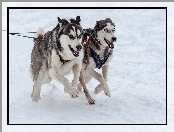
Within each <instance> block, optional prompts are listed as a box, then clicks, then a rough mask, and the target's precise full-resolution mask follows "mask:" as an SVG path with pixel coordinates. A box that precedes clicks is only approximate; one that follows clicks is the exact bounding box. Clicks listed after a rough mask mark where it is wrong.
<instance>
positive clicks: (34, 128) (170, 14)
mask: <svg viewBox="0 0 174 132" xmlns="http://www.w3.org/2000/svg"><path fill="white" fill-rule="evenodd" d="M76 5H77V3H71V4H69V6H76ZM2 6H3V8H2V11H3V12H2V17H3V18H2V19H3V24H2V29H6V24H7V21H6V16H7V14H6V7H7V6H12V7H13V6H22V7H23V6H54V7H55V6H65V5H64V4H63V3H54V4H53V3H45V4H44V3H42V4H41V3H30V4H29V3H18V4H17V3H8V4H6V3H3V5H2ZM78 6H121V7H122V6H128V7H129V6H137V7H139V6H163V7H166V6H167V7H168V10H167V11H168V16H167V17H168V125H167V126H165V125H164V126H118V125H117V126H6V122H7V121H6V120H7V119H6V117H7V114H6V112H7V104H6V102H7V101H6V99H7V97H6V96H7V93H6V92H7V91H6V87H7V84H6V80H5V79H6V73H7V69H6V67H7V65H6V64H7V63H6V61H7V56H6V54H7V53H6V51H7V47H6V45H5V44H6V43H7V42H6V41H7V40H6V33H3V34H2V35H3V36H2V38H3V44H2V47H3V50H2V54H3V56H2V60H3V81H2V82H3V87H2V88H3V89H2V92H3V93H2V99H3V100H2V101H3V102H2V106H3V109H2V115H3V119H2V120H3V124H2V125H3V131H20V130H21V131H53V132H54V131H58V130H60V131H75V130H78V131H94V132H95V131H116V130H117V131H118V130H119V131H166V130H167V131H169V132H170V131H171V132H172V131H173V130H174V129H173V127H172V121H173V120H172V116H174V114H173V105H174V103H173V102H172V95H173V90H172V89H171V86H172V82H171V81H172V71H173V64H174V63H172V61H173V60H172V59H173V58H172V55H173V51H172V50H173V46H172V38H171V37H172V36H173V25H172V24H173V20H174V19H173V8H172V6H173V3H142V2H141V3H107V4H106V3H104V4H102V3H96V4H94V3H93V4H92V5H90V4H89V3H80V4H78ZM12 15H14V14H13V13H12ZM18 15H19V16H20V14H18ZM18 15H17V13H16V17H18ZM108 15H109V14H108ZM124 15H126V14H124ZM124 15H123V16H122V17H127V16H124ZM52 16H54V15H52ZM55 16H56V17H57V14H55ZM120 16H121V15H120ZM134 17H136V16H134ZM12 18H15V17H14V16H13V17H12ZM155 18H156V16H155ZM157 18H158V17H157ZM159 18H160V17H159ZM141 19H143V18H141ZM152 19H153V15H152ZM50 20H52V21H53V19H52V18H51V17H50ZM119 20H121V19H119ZM135 20H136V19H135ZM154 20H155V19H154ZM14 21H15V20H14ZM28 22H29V25H30V26H31V25H32V26H31V29H32V28H33V29H35V28H37V27H38V25H37V24H39V23H37V24H36V25H33V24H31V23H32V22H33V21H32V22H31V23H30V19H29V20H28ZM36 22H38V20H36ZM45 23H46V22H44V24H45ZM116 23H119V22H116ZM12 24H13V23H12ZM20 24H21V23H18V24H17V25H20ZM47 24H48V23H47ZM123 24H124V23H123ZM125 24H126V22H125ZM50 25H54V23H50ZM50 25H49V26H50ZM93 25H94V23H93V24H91V25H89V26H93ZM44 26H45V27H44V28H45V29H46V30H50V28H51V26H50V28H48V27H49V26H48V25H44ZM117 26H118V27H117ZM121 26H122V25H120V28H119V24H118V25H116V28H118V31H117V32H121V33H120V34H121V35H124V31H122V30H121ZM12 27H14V28H11V30H10V31H12V32H13V31H16V30H18V31H20V32H25V31H28V30H29V29H27V28H28V27H22V24H21V28H20V27H19V26H16V27H15V26H12ZM84 27H85V28H87V27H88V25H86V24H85V23H84ZM122 27H124V26H122ZM47 28H48V29H47ZM140 28H141V29H142V27H140ZM33 29H32V30H33ZM51 29H52V28H51ZM119 29H120V30H119ZM124 30H125V31H126V29H124ZM143 30H145V31H146V29H143ZM156 30H159V29H158V28H156ZM118 34H119V33H118ZM135 35H138V34H135ZM141 35H142V34H141ZM118 36H119V35H118ZM118 36H117V37H118ZM121 37H122V38H125V39H126V37H128V38H130V37H131V36H126V35H125V36H120V38H121ZM132 37H134V35H133V34H132ZM136 37H138V36H136ZM10 39H11V40H15V39H16V37H15V36H13V37H10ZM130 39H136V38H130ZM25 40H26V39H24V38H22V39H20V38H17V39H16V40H15V42H19V44H22V42H20V41H25ZM134 41H135V40H134ZM156 41H157V43H158V44H159V43H160V40H156ZM10 42H11V41H10ZM119 42H120V41H119V40H118V47H117V46H116V47H117V48H118V49H119V50H118V51H120V54H117V53H115V54H116V55H119V56H121V55H122V54H124V55H125V56H124V55H123V57H125V58H124V59H126V60H127V59H128V58H126V54H125V53H124V52H125V51H127V52H129V50H132V51H135V52H136V50H138V51H139V49H137V47H136V45H135V44H134V46H135V47H136V48H135V49H129V48H131V47H128V49H122V46H121V43H120V44H119ZM126 42H129V41H125V43H126ZM164 42H165V41H164ZM26 43H27V44H30V42H29V41H26ZM12 44H16V43H12ZM122 45H123V46H124V48H125V46H126V45H124V44H122ZM145 45H146V44H145ZM159 45H160V44H159ZM146 46H147V45H146ZM15 47H17V46H14V47H11V51H14V52H15ZM164 47H165V46H164V45H163V46H159V48H161V51H163V50H164V49H163V48H164ZM29 48H31V46H29ZM138 48H140V49H141V48H142V47H138ZM16 49H17V48H16ZM26 51H28V50H26ZM121 51H122V52H123V53H122V52H121ZM23 52H25V51H23ZM10 53H11V54H12V56H13V52H10ZM26 54H27V53H26ZM161 54H162V53H161ZM14 55H15V53H14ZM14 58H15V57H12V60H13V62H15V60H14ZM28 58H30V57H26V58H23V59H24V60H25V59H27V60H28ZM118 59H119V61H118V62H119V63H121V64H122V65H123V64H124V63H126V64H129V62H124V61H123V60H124V59H123V60H122V59H121V58H119V57H118V58H116V57H115V58H114V60H115V61H117V60H118ZM151 59H155V58H151ZM17 61H18V60H17ZM22 61H23V60H22ZM28 61H29V60H28ZM149 61H151V60H149ZM130 62H131V61H130ZM137 62H138V60H136V61H135V63H137ZM119 63H118V64H116V65H117V66H118V68H121V66H120V67H119ZM26 64H27V63H26ZM26 64H24V65H23V66H26V67H27V65H26ZM15 65H16V67H17V69H18V70H17V71H16V72H13V73H16V74H17V75H18V74H19V76H20V72H22V70H23V69H22V67H21V69H20V67H18V66H17V64H15ZM113 65H115V64H113ZM130 66H131V65H130ZM10 68H13V67H12V66H11V67H10ZM27 68H28V67H27ZM124 68H126V67H123V69H124ZM129 68H130V69H131V67H129ZM158 68H160V69H161V70H164V69H162V68H163V67H158ZM123 69H122V70H123ZM14 70H16V69H15V68H14ZM116 71H117V70H116ZM118 73H119V70H118V71H117V74H118ZM160 73H161V75H163V74H162V73H163V71H161V72H160ZM24 74H25V75H27V76H28V75H29V74H28V71H27V72H25V73H24ZM110 75H111V77H112V76H114V75H112V74H110ZM119 75H120V76H118V77H120V78H121V80H120V84H122V83H121V82H124V80H123V75H122V74H120V73H119ZM126 75H127V74H126ZM147 76H148V75H147ZM12 77H13V76H12ZM130 77H132V76H130ZM13 79H14V78H12V81H11V82H13V83H14V84H15V85H12V83H10V85H11V86H13V87H14V88H13V90H11V91H12V92H13V93H14V94H16V95H17V93H18V92H17V89H19V90H21V89H20V88H22V87H19V88H16V86H18V85H16V84H17V83H16V81H17V80H18V79H16V80H15V81H14V80H13ZM114 80H116V79H114ZM20 81H21V80H20ZM147 81H149V80H147ZM21 82H23V84H22V85H24V83H25V82H26V80H25V81H21ZM95 82H96V81H93V83H95ZM152 83H153V81H152ZM19 84H21V83H20V82H19ZM30 84H31V82H28V84H25V85H30ZM96 84H97V83H96ZM96 84H95V85H94V84H91V85H89V86H92V87H95V86H96ZM130 84H132V83H131V82H130ZM153 84H154V83H153ZM55 85H59V84H55ZM115 85H116V87H120V86H118V84H116V83H115ZM132 85H133V84H132ZM125 86H127V85H126V84H125V85H124V86H123V87H125ZM141 86H143V85H142V84H141ZM149 86H150V85H149ZM158 86H160V87H161V88H163V87H162V86H163V83H162V82H160V83H159V85H158ZM47 87H48V86H47ZM61 87H62V88H60V89H59V90H60V93H61V95H63V96H62V98H65V100H63V101H64V103H67V102H66V101H68V100H69V101H70V100H71V99H69V98H68V96H66V94H65V93H63V90H62V89H63V86H61ZM110 87H111V89H112V85H110ZM10 88H11V87H10ZM15 89H16V90H15ZM44 89H45V88H44ZM155 90H156V89H155ZM21 91H22V90H21ZM28 91H30V90H28ZM28 91H27V92H28ZM90 91H91V94H92V89H90ZM112 91H113V94H114V95H115V94H120V92H121V93H125V92H123V91H121V90H119V89H118V88H116V90H115V91H114V89H112ZM130 91H131V90H130ZM159 91H161V92H164V91H162V90H159ZM159 91H156V92H157V93H158V92H159ZM27 92H24V95H25V94H26V93H27ZM43 92H45V93H48V91H47V90H45V91H43ZM151 92H152V91H151ZM154 92H155V91H154ZM161 92H159V95H160V97H162V98H163V97H164V96H162V94H161ZM128 93H129V91H128ZM128 93H127V95H126V96H128V95H129V94H128ZM133 93H138V91H136V92H133ZM141 93H143V92H141ZM21 94H22V92H20V94H19V95H18V96H16V95H12V96H10V97H11V98H10V99H11V100H12V101H11V104H13V103H12V102H14V104H13V105H12V106H14V107H11V108H14V109H15V104H16V103H21V102H22V103H25V101H28V100H25V99H23V98H20V96H22V95H21ZM53 94H55V93H53ZM53 94H51V95H48V94H47V95H46V96H45V97H47V98H45V101H48V100H49V99H53V97H52V96H53ZM24 95H23V96H24ZM92 95H93V94H92ZM148 95H149V96H150V94H148ZM152 95H153V94H152ZM15 96H16V100H15V98H14V97H15ZM93 96H94V98H95V99H96V100H97V101H98V104H96V106H95V107H94V110H96V112H97V107H98V106H100V107H101V108H107V107H111V106H107V105H104V103H107V102H108V103H113V99H114V98H110V99H107V98H106V97H105V96H103V95H102V93H101V94H100V95H93ZM149 96H147V97H149ZM115 97H120V99H126V98H124V96H122V95H119V96H115ZM128 97H133V96H128ZM140 97H141V96H140ZM143 97H144V96H143ZM54 98H55V97H54ZM59 98H60V97H59ZM17 99H21V100H23V101H21V100H17ZM80 99H81V100H82V101H81V102H80V104H83V105H84V106H83V107H85V108H88V107H89V106H88V105H86V102H85V98H83V97H82V96H81V97H80ZM146 99H147V98H144V100H145V101H146ZM148 99H149V98H148ZM155 99H159V98H158V97H155ZM100 100H101V101H100ZM102 100H103V101H105V102H102ZM140 100H141V99H140ZM15 101H19V102H15ZM115 101H118V100H115ZM119 101H122V100H119ZM133 101H134V100H130V103H133ZM75 102H78V103H79V101H78V100H75ZM128 102H129V101H125V103H126V104H128ZM149 102H150V103H152V105H155V103H154V102H151V101H149ZM159 102H160V101H159ZM159 102H158V100H157V102H156V103H159ZM28 103H31V102H28ZM47 103H51V104H54V103H52V102H51V101H48V102H47ZM71 103H74V101H70V102H68V104H70V105H71ZM55 104H56V103H55ZM58 104H59V103H58ZM58 104H57V105H58ZM139 104H141V103H140V102H139ZM139 104H138V105H139ZM38 105H39V106H41V107H43V105H44V100H43V102H41V103H40V104H38ZM38 105H36V104H29V106H32V107H35V108H36V109H32V110H33V111H34V110H36V112H37V110H38V109H39V107H38ZM109 105H110V104H109ZM18 106H19V105H18ZM21 106H24V105H21ZM48 106H49V105H48ZM64 106H66V105H64ZM72 106H74V105H73V104H72ZM125 106H126V105H125ZM46 107H47V106H46ZM49 107H50V106H49ZM76 107H79V106H78V105H76ZM120 107H121V105H120ZM157 107H158V105H157ZM16 108H18V109H15V110H22V108H21V109H19V107H16ZM26 108H29V107H28V106H27V107H26ZM51 108H53V110H54V107H51ZM56 108H59V107H58V106H56ZM65 108H66V107H65ZM69 108H71V107H69ZM111 108H113V107H111ZM122 108H127V107H122ZM128 108H129V107H128ZM159 108H163V105H161V107H159ZM42 109H43V108H42ZM59 109H61V108H59ZM75 110H77V109H75ZM90 110H91V111H90V112H93V111H92V110H93V109H90ZM128 110H131V108H130V109H128ZM140 110H141V109H140ZM11 111H12V112H11V113H14V114H17V113H20V112H22V111H16V113H15V111H13V109H12V110H11ZM152 111H153V110H152ZM24 112H25V111H23V113H24ZM45 112H46V111H45ZM67 112H68V111H67ZM90 112H89V113H90ZM102 112H104V110H103V111H102ZM102 112H101V116H102V117H103V119H104V120H105V119H106V118H107V115H105V113H104V114H102ZM105 112H106V111H105ZM108 112H113V111H112V110H110V111H108ZM124 112H126V111H125V110H123V113H124ZM158 112H159V111H158ZM158 112H157V113H158ZM160 112H164V111H163V110H162V111H160ZM41 113H43V112H41ZM43 114H47V113H43ZM53 114H54V113H53ZM124 114H126V113H124ZM132 114H136V113H134V112H133V113H132ZM152 114H154V113H152ZM36 115H37V114H36ZM16 116H17V117H19V118H20V119H19V120H16V119H14V120H12V119H13V118H14V117H15V115H13V114H12V115H11V117H12V119H11V122H12V123H21V122H23V120H24V119H25V118H23V117H22V114H21V116H19V115H16ZM54 116H55V115H54ZM76 116H78V115H74V116H73V117H74V118H76ZM85 116H86V117H89V116H88V115H87V114H86V115H83V117H84V118H83V117H81V119H82V121H83V120H84V119H85ZM134 116H135V115H134ZM157 116H159V115H157ZM50 117H51V115H50V116H48V119H50ZM120 117H122V118H123V119H120V120H121V121H125V115H124V116H120ZM120 117H118V118H116V120H117V121H118V120H119V118H120ZM89 118H91V119H94V118H93V117H92V116H91V117H89ZM144 118H145V120H143V119H140V120H139V121H140V123H142V122H144V123H147V122H146V121H147V120H146V119H150V118H147V117H146V116H144ZM35 119H37V118H35ZM79 119H80V118H78V117H77V120H74V119H73V120H74V122H71V121H70V122H64V123H76V122H77V121H79V122H78V123H80V120H79ZM86 119H87V118H86ZM111 119H112V118H111ZM156 119H161V120H163V119H164V118H163V117H162V115H161V116H159V118H156ZM19 121H21V122H19ZM35 121H41V120H39V119H37V120H35ZM63 121H67V120H66V119H63ZM87 121H88V120H87ZM95 121H97V119H95ZM110 121H113V119H112V120H109V121H107V122H106V123H113V122H110ZM136 121H137V120H136ZM149 121H151V120H149ZM153 121H154V122H153V123H156V122H158V121H159V120H157V121H156V122H155V119H154V120H153ZM26 122H27V120H26ZM131 122H132V123H135V121H133V120H128V121H127V122H126V123H131ZM30 123H31V122H30ZM33 123H34V122H33ZM49 123H52V120H50V122H49ZM54 123H55V122H54ZM86 123H90V122H86ZM91 123H94V122H92V121H91ZM96 123H97V122H96ZM103 123H104V122H103ZM117 123H118V122H117ZM122 123H125V122H122ZM136 123H137V122H136ZM162 123H163V122H162ZM27 127H29V128H28V129H26V128H27Z"/></svg>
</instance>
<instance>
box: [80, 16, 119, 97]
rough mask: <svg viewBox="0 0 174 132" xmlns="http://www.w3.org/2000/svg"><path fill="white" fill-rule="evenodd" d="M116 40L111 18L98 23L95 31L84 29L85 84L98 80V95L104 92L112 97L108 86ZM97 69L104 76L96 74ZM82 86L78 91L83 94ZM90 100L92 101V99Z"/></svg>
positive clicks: (96, 89) (96, 90)
mask: <svg viewBox="0 0 174 132" xmlns="http://www.w3.org/2000/svg"><path fill="white" fill-rule="evenodd" d="M116 39H117V38H116V36H115V25H114V23H113V22H112V20H111V19H110V18H106V19H105V20H101V21H96V25H95V27H94V29H84V35H83V40H82V43H83V47H84V59H83V70H82V71H83V76H84V82H85V84H87V83H88V82H90V80H91V79H92V78H95V79H96V80H98V81H99V82H100V84H99V85H98V86H97V87H96V88H95V93H96V94H98V93H99V92H101V91H102V90H103V91H104V93H105V94H106V95H107V96H110V90H109V87H108V85H107V75H108V68H109V62H110V61H111V59H112V56H113V48H114V42H115V41H116ZM95 68H98V69H100V68H101V69H102V75H101V74H100V73H98V72H96V71H95ZM82 86H83V85H82V84H81V83H79V84H78V91H80V92H81V90H82ZM87 92H88V91H87ZM88 94H89V93H88ZM89 96H90V95H89ZM87 99H88V98H87ZM88 100H89V99H88ZM90 100H92V99H91V97H90Z"/></svg>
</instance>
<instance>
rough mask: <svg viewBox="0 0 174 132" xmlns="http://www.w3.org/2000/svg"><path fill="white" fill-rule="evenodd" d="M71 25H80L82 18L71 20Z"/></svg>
mask: <svg viewBox="0 0 174 132" xmlns="http://www.w3.org/2000/svg"><path fill="white" fill-rule="evenodd" d="M70 21H71V23H74V24H77V25H80V21H81V19H80V16H77V17H76V20H75V19H70Z"/></svg>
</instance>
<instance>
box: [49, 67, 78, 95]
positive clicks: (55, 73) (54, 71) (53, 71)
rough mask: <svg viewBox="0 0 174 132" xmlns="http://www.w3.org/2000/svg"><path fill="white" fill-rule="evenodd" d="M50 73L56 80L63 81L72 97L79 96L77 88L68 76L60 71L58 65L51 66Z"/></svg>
mask: <svg viewBox="0 0 174 132" xmlns="http://www.w3.org/2000/svg"><path fill="white" fill-rule="evenodd" d="M59 70H60V69H59ZM49 75H50V76H51V77H52V78H53V79H55V80H56V81H58V82H60V83H62V84H63V85H64V86H65V87H66V88H67V89H68V93H69V94H70V96H71V97H72V98H75V97H78V92H77V91H76V89H75V88H73V86H72V85H71V83H70V82H69V81H68V79H67V78H66V77H64V76H63V75H61V74H60V73H59V72H58V69H57V67H51V69H50V70H49Z"/></svg>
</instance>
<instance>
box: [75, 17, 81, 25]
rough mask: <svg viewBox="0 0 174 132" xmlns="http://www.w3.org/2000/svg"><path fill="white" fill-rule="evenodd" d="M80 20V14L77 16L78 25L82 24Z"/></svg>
mask: <svg viewBox="0 0 174 132" xmlns="http://www.w3.org/2000/svg"><path fill="white" fill-rule="evenodd" d="M80 21H81V19H80V16H77V17H76V23H77V24H78V25H80Z"/></svg>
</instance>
